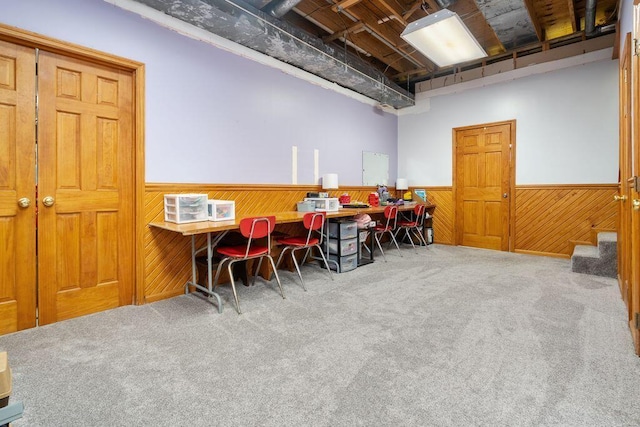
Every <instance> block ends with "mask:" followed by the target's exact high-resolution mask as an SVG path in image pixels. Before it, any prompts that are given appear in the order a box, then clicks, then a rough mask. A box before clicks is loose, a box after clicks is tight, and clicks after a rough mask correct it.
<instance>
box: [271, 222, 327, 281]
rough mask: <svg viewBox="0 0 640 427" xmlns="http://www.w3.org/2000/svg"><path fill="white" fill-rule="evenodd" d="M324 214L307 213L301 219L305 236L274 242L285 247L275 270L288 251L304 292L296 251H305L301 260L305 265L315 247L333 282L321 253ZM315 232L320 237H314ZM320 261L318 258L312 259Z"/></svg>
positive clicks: (285, 238) (325, 259)
mask: <svg viewBox="0 0 640 427" xmlns="http://www.w3.org/2000/svg"><path fill="white" fill-rule="evenodd" d="M325 218H326V214H325V213H324V212H309V213H306V214H305V215H304V217H303V219H302V223H303V224H304V227H305V228H306V229H307V230H308V232H307V235H306V236H291V237H284V238H281V239H277V240H276V242H277V243H278V244H280V245H285V247H284V248H283V249H282V252H281V253H280V256H279V257H278V262H276V268H277V267H278V266H279V265H280V261H282V258H283V257H284V254H285V253H286V252H287V251H290V253H291V258H292V259H293V264H294V265H295V266H296V271H297V272H298V276H299V277H300V282H301V283H302V289H304V290H305V291H306V290H307V288H306V287H305V286H304V280H303V279H302V273H300V266H299V265H298V260H297V258H296V251H300V250H305V249H306V252H305V254H304V257H303V258H302V264H304V263H305V261H306V260H307V257H308V256H309V254H310V253H311V250H312V249H313V248H314V247H315V248H318V252H320V256H321V257H322V261H323V262H324V266H325V267H326V269H327V271H329V277H331V280H333V275H332V274H331V269H330V268H329V263H328V262H327V258H326V257H325V256H324V253H323V251H322V239H323V237H324V223H325ZM314 231H315V232H317V234H318V235H319V236H320V237H315V236H314V235H313V232H314ZM314 259H318V260H320V258H314Z"/></svg>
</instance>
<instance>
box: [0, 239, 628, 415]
mask: <svg viewBox="0 0 640 427" xmlns="http://www.w3.org/2000/svg"><path fill="white" fill-rule="evenodd" d="M403 255H404V256H403V257H402V258H400V257H399V256H398V255H397V252H395V251H394V250H389V252H388V255H387V258H388V260H389V262H387V263H384V262H382V260H381V259H379V260H378V261H376V263H375V264H372V265H369V266H365V267H362V268H358V269H356V270H354V271H352V272H349V273H344V274H335V275H334V281H330V280H328V277H327V272H326V271H323V270H320V269H319V268H316V267H312V266H309V267H305V269H304V270H303V274H304V275H305V280H306V283H307V288H308V292H303V291H302V288H301V287H300V285H299V283H298V282H297V280H296V277H295V276H294V274H293V273H289V272H282V274H281V276H282V280H283V286H284V287H285V291H286V292H287V299H286V300H283V299H282V298H281V297H280V295H279V294H278V292H277V291H276V287H275V286H274V284H275V282H273V283H269V284H265V282H264V281H261V280H258V281H257V282H256V285H255V286H254V287H252V288H247V287H244V286H239V289H238V291H239V295H240V303H241V304H242V308H243V311H244V313H243V314H242V315H241V316H239V315H238V314H237V313H236V312H235V310H234V307H233V304H232V297H231V292H230V289H229V288H228V287H225V288H223V289H222V290H221V293H222V296H223V299H224V301H225V308H224V312H223V313H222V314H218V312H217V310H216V308H215V307H214V306H213V305H211V304H209V303H208V302H207V301H206V300H204V299H201V298H199V297H197V296H195V295H188V296H186V295H185V296H180V297H176V298H173V299H170V300H165V301H161V302H157V303H153V304H147V305H144V306H137V307H136V306H128V307H122V308H119V309H116V310H111V311H107V312H103V313H98V314H95V315H91V316H85V317H82V318H78V319H73V320H69V321H65V322H59V323H56V324H53V325H49V326H44V327H39V328H35V329H31V330H27V331H23V332H19V333H16V334H11V335H7V336H3V337H0V351H2V350H6V351H8V352H9V362H10V365H11V367H12V370H13V379H14V392H13V395H12V401H18V400H19V401H22V402H23V403H24V405H25V413H24V418H22V419H21V420H19V421H17V422H15V423H14V425H15V426H16V427H18V426H107V425H108V426H146V425H150V426H168V425H188V426H217V425H224V426H476V425H477V426H539V425H554V426H558V425H562V426H637V425H640V400H639V399H638V390H639V389H640V358H638V357H637V356H635V355H634V353H633V348H632V342H631V337H630V333H629V329H628V326H627V323H626V314H625V308H624V303H623V302H622V300H621V299H620V293H619V290H618V286H617V282H616V281H615V280H614V279H608V278H602V277H595V276H588V275H582V274H576V273H571V271H570V266H569V261H568V260H564V259H555V258H546V257H534V256H527V255H520V254H512V253H503V252H495V251H487V250H479V249H471V248H463V247H450V246H440V245H432V246H429V247H428V248H421V253H420V254H419V255H417V254H415V253H414V252H413V251H412V250H411V249H404V248H403Z"/></svg>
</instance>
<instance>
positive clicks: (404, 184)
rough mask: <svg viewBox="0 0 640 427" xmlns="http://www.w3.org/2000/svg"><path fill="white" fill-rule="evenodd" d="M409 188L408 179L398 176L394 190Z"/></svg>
mask: <svg viewBox="0 0 640 427" xmlns="http://www.w3.org/2000/svg"><path fill="white" fill-rule="evenodd" d="M408 189H409V180H408V179H406V178H398V179H396V190H408Z"/></svg>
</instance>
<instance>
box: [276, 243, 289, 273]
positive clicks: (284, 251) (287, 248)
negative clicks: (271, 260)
mask: <svg viewBox="0 0 640 427" xmlns="http://www.w3.org/2000/svg"><path fill="white" fill-rule="evenodd" d="M289 249H291V246H285V247H284V248H283V249H282V252H280V256H279V257H278V261H277V262H276V268H278V267H280V261H282V258H284V254H285V253H287V251H288V250H289Z"/></svg>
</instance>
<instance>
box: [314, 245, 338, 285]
mask: <svg viewBox="0 0 640 427" xmlns="http://www.w3.org/2000/svg"><path fill="white" fill-rule="evenodd" d="M315 247H316V248H318V252H320V256H321V257H322V261H324V266H325V268H326V269H327V271H328V272H329V277H331V280H333V273H332V272H331V269H330V268H329V262H328V261H327V258H326V257H325V256H324V252H322V248H321V247H320V245H315ZM309 249H311V248H309Z"/></svg>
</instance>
